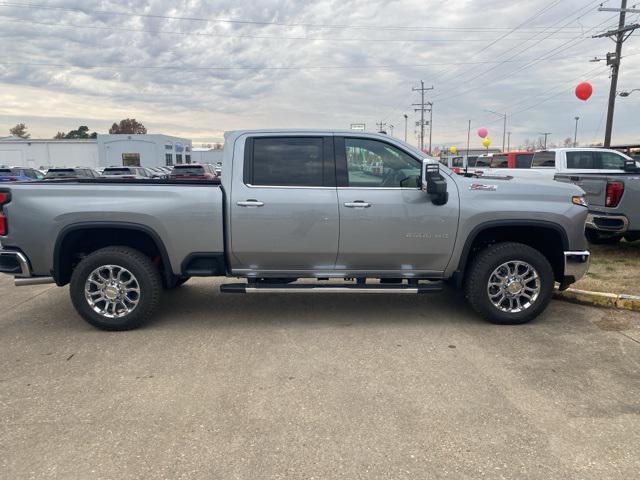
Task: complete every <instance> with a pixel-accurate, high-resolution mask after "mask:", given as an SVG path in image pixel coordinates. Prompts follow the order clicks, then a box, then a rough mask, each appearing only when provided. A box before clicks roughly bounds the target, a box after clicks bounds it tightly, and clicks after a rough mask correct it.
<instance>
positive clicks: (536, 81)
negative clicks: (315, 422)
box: [0, 0, 640, 145]
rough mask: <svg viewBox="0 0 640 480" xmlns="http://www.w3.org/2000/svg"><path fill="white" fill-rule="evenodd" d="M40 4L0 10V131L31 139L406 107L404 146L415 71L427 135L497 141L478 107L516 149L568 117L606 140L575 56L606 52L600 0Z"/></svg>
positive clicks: (603, 89)
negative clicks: (477, 132)
mask: <svg viewBox="0 0 640 480" xmlns="http://www.w3.org/2000/svg"><path fill="white" fill-rule="evenodd" d="M555 3H558V2H555ZM46 5H48V6H51V7H60V8H59V9H58V8H53V9H51V8H41V7H34V8H18V7H0V32H1V33H0V36H1V37H2V44H3V45H4V46H5V49H4V52H3V53H1V54H0V130H1V131H5V130H7V129H8V128H9V127H10V126H11V125H12V124H14V123H15V122H17V121H23V120H24V121H26V122H27V123H28V125H29V126H30V128H31V131H32V134H33V136H42V137H51V136H53V134H55V132H57V131H58V130H65V129H70V128H75V127H77V123H83V124H88V125H89V126H90V127H91V128H92V129H96V130H98V131H106V129H108V127H109V126H110V125H111V123H113V122H114V121H117V120H119V119H120V118H122V117H130V116H133V117H136V118H138V119H139V120H142V121H143V122H144V123H145V124H146V125H147V126H148V127H149V128H150V130H152V131H155V132H163V133H168V134H176V135H185V136H190V137H192V138H197V139H203V140H215V139H219V138H220V136H221V133H222V131H223V130H230V129H237V128H259V127H267V126H278V127H330V128H348V126H349V124H350V123H366V124H367V127H368V128H369V129H374V128H375V123H376V122H380V121H383V122H386V123H387V124H393V125H394V126H395V129H394V133H395V134H396V135H398V136H403V127H404V118H403V114H405V113H406V114H408V115H409V116H410V119H411V121H410V131H409V139H410V140H411V141H413V142H414V143H415V140H416V139H415V136H414V135H413V133H414V132H413V128H412V126H411V125H413V122H414V121H415V120H416V118H417V116H416V113H415V112H414V111H413V108H414V107H413V106H412V105H411V104H412V103H416V102H417V101H418V96H417V94H416V93H415V92H412V90H411V88H412V87H414V86H416V85H417V84H418V83H419V81H420V80H421V79H422V80H424V81H425V83H426V84H427V85H432V84H433V86H434V87H435V88H434V90H433V91H432V92H430V93H429V99H430V100H432V101H433V103H434V107H433V113H434V132H433V138H434V140H435V142H436V144H443V145H445V144H451V143H457V144H459V145H461V144H463V143H464V142H466V127H467V121H468V120H469V119H471V120H472V125H473V127H474V128H476V127H477V126H480V125H487V126H488V127H489V129H490V132H491V136H492V138H493V141H494V145H496V144H498V145H499V144H500V143H501V138H502V127H501V125H502V120H501V119H500V118H498V117H497V116H496V115H493V114H491V113H489V112H487V110H492V111H497V112H500V113H502V112H507V114H508V129H509V130H510V131H512V132H513V134H512V144H514V145H515V144H518V143H521V142H522V141H523V140H524V139H525V138H529V139H533V138H535V137H536V136H537V135H538V134H539V132H542V131H547V132H553V134H552V136H551V138H552V139H554V138H555V139H556V141H561V140H562V139H563V138H565V137H567V136H571V135H572V132H573V126H574V117H575V116H576V115H578V116H580V118H581V120H580V133H579V136H580V138H581V139H582V140H583V141H592V140H599V139H601V138H602V137H603V132H604V121H603V112H604V110H605V109H606V99H607V95H608V69H607V68H606V66H605V65H604V63H599V64H595V63H589V61H588V60H589V59H590V58H593V57H594V56H603V55H604V54H605V53H606V52H607V50H608V49H611V42H610V40H608V39H600V40H598V39H592V38H590V36H591V35H592V34H593V33H596V32H599V31H601V30H603V29H605V28H606V27H610V26H613V25H614V24H615V19H614V18H613V16H612V14H609V13H604V12H598V11H597V2H584V1H580V0H567V1H565V2H559V3H558V4H557V5H552V2H549V0H535V1H529V2H510V3H508V4H507V6H505V2H503V1H498V0H486V1H482V2H480V1H470V0H466V1H464V0H449V1H434V0H431V1H425V0H411V1H375V0H372V1H368V2H366V3H365V2H358V1H356V0H341V1H338V0H335V1H334V0H320V1H317V2H313V3H310V2H303V1H287V0H261V1H247V0H234V1H225V0H222V1H213V2H210V1H208V2H204V1H197V0H185V1H177V2H176V1H168V0H151V1H143V2H139V1H136V2H133V1H80V0H57V1H54V2H48V3H47V4H46ZM101 12H111V13H101ZM113 12H123V13H126V12H135V13H140V14H146V15H160V16H165V17H182V18H183V19H177V18H157V17H148V16H147V17H145V16H132V15H116V14H114V13H113ZM536 15H537V16H536ZM580 15H583V16H582V17H581V18H578V17H579V16H580ZM198 19H232V20H243V21H247V22H249V23H227V22H216V21H200V20H198ZM633 20H634V19H633V18H632V19H631V20H630V21H633ZM274 22H275V23H279V24H286V25H277V24H273V23H274ZM521 24H522V25H521ZM599 24H602V25H600V26H599V27H598V28H592V27H596V26H598V25H599ZM322 25H333V26H335V25H341V26H350V28H322V27H320V26H322ZM519 25H521V26H520V28H517V29H515V27H518V26H519ZM398 26H402V27H412V28H395V27H398ZM511 29H514V30H513V31H510V30H511ZM162 32H164V33H162ZM500 37H504V38H500ZM635 43H636V42H635V37H631V39H630V40H629V41H628V42H627V43H626V44H625V55H626V58H625V59H624V61H623V68H622V76H621V80H620V86H621V89H622V87H628V88H634V87H635V88H640V84H633V80H632V79H636V78H638V73H639V72H640V46H636V45H634V44H635ZM636 53H638V54H639V55H635V54H636ZM483 62H487V63H483ZM500 62H503V63H500ZM582 79H589V80H590V81H591V82H592V83H593V85H594V96H593V97H592V99H590V100H589V102H586V103H583V102H579V101H578V100H577V99H575V97H574V96H573V93H572V87H573V86H574V85H575V84H576V83H577V82H578V81H579V80H582ZM637 98H640V96H638V97H637ZM637 98H634V97H633V96H631V97H629V98H620V99H619V100H618V105H617V110H616V121H615V129H614V141H620V142H622V141H638V140H639V139H638V133H639V132H638V130H637V128H638V127H637V119H636V113H635V108H634V106H635V105H637Z"/></svg>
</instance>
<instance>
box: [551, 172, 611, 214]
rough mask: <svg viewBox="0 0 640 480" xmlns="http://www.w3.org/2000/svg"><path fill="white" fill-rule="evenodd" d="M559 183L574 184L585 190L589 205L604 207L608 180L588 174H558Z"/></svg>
mask: <svg viewBox="0 0 640 480" xmlns="http://www.w3.org/2000/svg"><path fill="white" fill-rule="evenodd" d="M555 180H557V181H558V182H565V183H573V184H574V185H577V186H578V187H580V188H581V189H582V190H584V193H585V198H586V200H587V202H588V203H589V205H593V206H597V207H604V203H605V197H606V195H607V178H606V177H603V176H595V175H588V174H582V175H581V174H572V175H569V174H557V175H556V176H555Z"/></svg>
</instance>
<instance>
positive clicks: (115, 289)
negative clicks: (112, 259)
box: [84, 265, 140, 318]
mask: <svg viewBox="0 0 640 480" xmlns="http://www.w3.org/2000/svg"><path fill="white" fill-rule="evenodd" d="M84 297H85V298H86V300H87V303H89V306H90V307H91V308H92V309H93V310H94V311H95V312H96V313H98V314H100V315H102V316H104V317H107V318H119V317H123V316H125V315H128V314H130V313H131V312H133V311H134V310H135V308H136V307H137V306H138V302H139V301H140V283H139V282H138V279H137V278H136V277H135V276H134V275H133V273H131V272H130V271H129V270H127V269H126V268H124V267H121V266H119V265H102V266H101V267H98V268H96V269H95V270H94V271H93V272H91V274H90V275H89V276H88V277H87V281H86V283H85V287H84Z"/></svg>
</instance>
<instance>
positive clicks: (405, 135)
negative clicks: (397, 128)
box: [404, 113, 409, 143]
mask: <svg viewBox="0 0 640 480" xmlns="http://www.w3.org/2000/svg"><path fill="white" fill-rule="evenodd" d="M408 120H409V116H408V115H407V114H406V113H405V114H404V143H407V121H408Z"/></svg>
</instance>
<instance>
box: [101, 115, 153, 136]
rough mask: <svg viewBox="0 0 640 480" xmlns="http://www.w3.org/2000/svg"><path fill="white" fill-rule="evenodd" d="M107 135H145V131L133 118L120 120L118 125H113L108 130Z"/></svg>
mask: <svg viewBox="0 0 640 480" xmlns="http://www.w3.org/2000/svg"><path fill="white" fill-rule="evenodd" d="M109 133H112V134H113V133H125V134H126V133H128V134H144V133H147V129H146V127H145V126H144V125H143V124H142V123H141V122H138V121H137V120H136V119H135V118H125V119H123V120H120V123H114V124H113V125H112V126H111V128H110V129H109Z"/></svg>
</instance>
